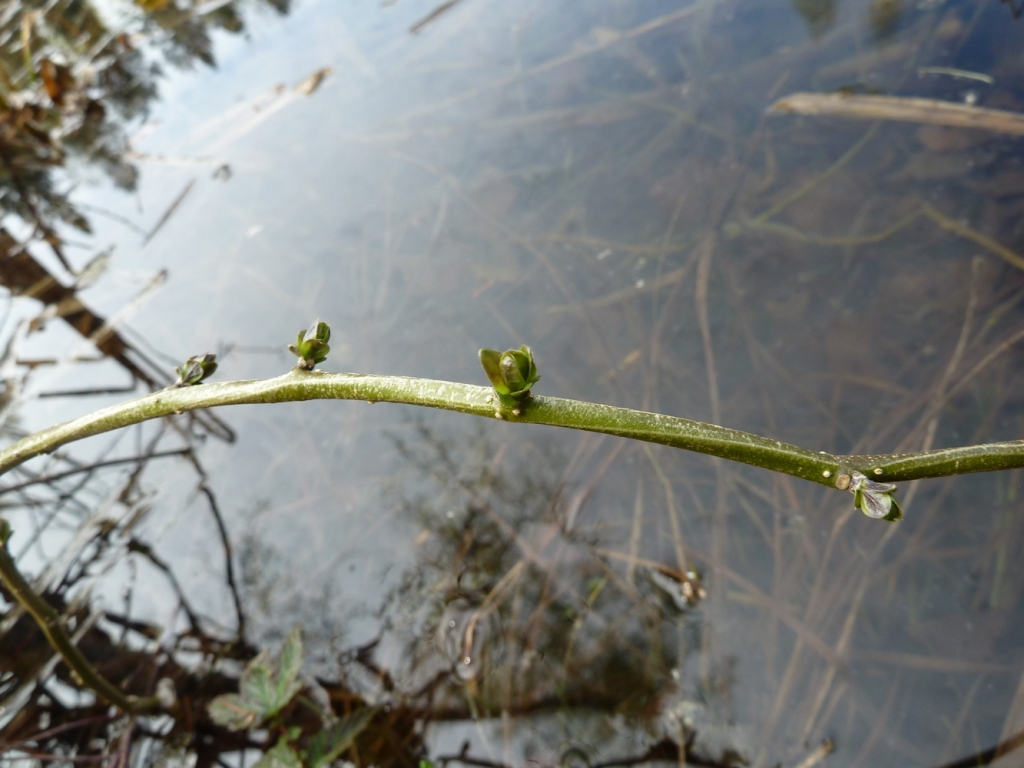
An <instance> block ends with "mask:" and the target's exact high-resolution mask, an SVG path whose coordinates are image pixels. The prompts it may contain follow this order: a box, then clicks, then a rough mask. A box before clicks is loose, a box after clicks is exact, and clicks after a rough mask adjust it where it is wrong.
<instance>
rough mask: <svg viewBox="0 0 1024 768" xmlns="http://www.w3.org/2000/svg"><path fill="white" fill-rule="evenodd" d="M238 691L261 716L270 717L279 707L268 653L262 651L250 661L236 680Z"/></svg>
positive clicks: (247, 703)
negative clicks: (240, 676) (239, 678)
mask: <svg viewBox="0 0 1024 768" xmlns="http://www.w3.org/2000/svg"><path fill="white" fill-rule="evenodd" d="M238 692H239V693H240V694H241V696H242V700H243V701H244V702H245V703H246V705H247V706H250V707H253V708H255V709H257V710H258V711H259V712H260V714H261V715H262V716H263V717H265V718H266V717H270V716H271V715H273V714H276V713H277V711H278V710H279V709H280V707H279V706H277V685H276V684H275V682H274V671H273V669H272V667H271V666H270V654H269V653H268V652H267V651H262V652H261V653H260V654H259V655H258V656H257V657H256V658H255V659H253V660H252V661H250V662H249V663H248V664H247V665H246V667H245V671H243V672H242V678H241V680H239V681H238Z"/></svg>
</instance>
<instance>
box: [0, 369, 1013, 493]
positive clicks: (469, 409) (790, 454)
mask: <svg viewBox="0 0 1024 768" xmlns="http://www.w3.org/2000/svg"><path fill="white" fill-rule="evenodd" d="M332 399H333V400H366V401H369V402H378V401H380V402H390V403H406V404H410V405H421V406H427V407H430V408H441V409H444V410H449V411H458V412H460V413H467V414H471V415H474V416H484V417H488V418H503V419H505V420H507V421H513V422H524V423H527V424H547V425H550V426H556V427H567V428H569V429H580V430H587V431H590V432H600V433H603V434H607V435H616V436H619V437H629V438H633V439H635V440H644V441H647V442H650V443H660V444H662V445H670V446H672V447H675V448H683V449H686V450H690V451H697V452H699V453H706V454H709V455H711V456H719V457H721V458H724V459H729V460H731V461H739V462H743V463H745V464H752V465H754V466H758V467H763V468H765V469H771V470H774V471H776V472H783V473H786V474H789V475H794V476H796V477H799V478H802V479H804V480H810V481H811V482H815V483H818V484H820V485H825V486H829V487H832V486H834V485H835V481H836V478H837V477H838V476H839V475H840V474H841V473H842V472H848V471H850V470H855V469H856V470H860V471H861V472H863V473H864V474H865V475H867V476H868V477H870V478H872V479H874V480H879V481H887V482H893V481H899V480H914V479H918V478H926V477H945V476H948V475H959V474H966V473H969V472H989V471H993V470H999V469H1012V468H1017V467H1024V441H1014V442H1008V443H994V444H989V445H979V446H971V447H966V448H948V449H942V450H936V451H923V452H919V453H903V454H886V455H875V456H833V455H831V454H828V453H824V452H821V453H815V452H813V451H809V450H807V449H805V448H800V447H798V446H795V445H789V444H787V443H783V442H780V441H778V440H769V439H768V438H765V437H760V436H758V435H753V434H750V433H748V432H740V431H738V430H734V429H727V428H725V427H719V426H715V425H714V424H704V423H701V422H698V421H690V420H689V419H680V418H677V417H674V416H664V415H661V414H656V413H646V412H644V411H634V410H631V409H629V408H617V407H615V406H610V405H600V404H598V403H587V402H582V401H578V400H565V399H562V398H558V397H539V396H535V397H533V398H532V399H531V400H529V401H527V403H526V404H524V406H523V407H522V414H521V415H515V414H514V413H513V411H511V410H509V409H508V408H503V407H501V406H500V405H499V404H498V403H497V399H496V398H495V396H494V391H493V390H492V389H490V388H489V387H479V386H474V385H471V384H458V383H455V382H448V381H434V380H431V379H413V378H406V377H401V376H377V375H370V374H354V373H323V372H321V371H312V372H309V371H299V370H293V371H291V372H289V373H287V374H285V375H284V376H279V377H277V378H274V379H266V380H258V381H233V382H224V383H219V384H203V385H201V386H193V387H182V388H178V389H165V390H161V391H160V392H154V393H153V394H150V395H146V396H144V397H140V398H138V399H136V400H131V401H129V402H127V403H123V404H121V405H115V406H111V407H110V408H105V409H103V410H101V411H97V412H95V413H93V414H90V415H88V416H83V417H81V418H79V419H75V420H73V421H69V422H66V423H64V424H59V425H57V426H54V427H50V428H49V429H44V430H42V431H41V432H36V433H35V434H33V435H29V436H28V437H25V438H22V439H21V440H19V441H18V442H16V443H14V444H13V445H10V446H9V447H7V448H6V449H4V450H3V451H0V474H3V473H4V472H7V471H8V470H10V469H12V468H13V467H16V466H18V465H19V464H21V463H22V462H24V461H27V460H28V459H30V458H32V457H33V456H38V455H40V454H43V453H49V452H51V451H54V450H55V449H57V448H59V447H60V446H62V445H65V444H67V443H70V442H73V441H75V440H80V439H82V438H84V437H90V436H92V435H98V434H101V433H104V432H109V431H111V430H114V429H119V428H121V427H125V426H128V425H130V424H138V423H139V422H142V421H147V420H149V419H156V418H160V417H162V416H170V415H173V414H178V413H182V412H184V411H191V410H195V409H199V408H211V407H214V406H222V405H242V404H249V403H283V402H295V401H300V400H332Z"/></svg>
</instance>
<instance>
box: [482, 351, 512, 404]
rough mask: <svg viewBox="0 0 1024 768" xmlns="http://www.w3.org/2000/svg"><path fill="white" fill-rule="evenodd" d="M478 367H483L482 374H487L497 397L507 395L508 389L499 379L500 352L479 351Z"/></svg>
mask: <svg viewBox="0 0 1024 768" xmlns="http://www.w3.org/2000/svg"><path fill="white" fill-rule="evenodd" d="M480 365H482V366H483V367H484V373H486V374H487V378H488V379H489V380H490V382H491V386H493V387H494V391H495V392H497V393H498V394H499V395H507V394H508V393H509V391H508V387H506V386H505V382H504V381H503V380H502V378H501V352H499V351H498V350H496V349H481V350H480Z"/></svg>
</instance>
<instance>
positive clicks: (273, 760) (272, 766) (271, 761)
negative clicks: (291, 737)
mask: <svg viewBox="0 0 1024 768" xmlns="http://www.w3.org/2000/svg"><path fill="white" fill-rule="evenodd" d="M252 768H302V761H301V760H300V759H299V756H298V754H297V753H296V752H295V750H294V749H292V748H291V747H289V746H288V741H287V740H286V739H285V738H283V737H282V738H281V739H279V740H278V742H277V744H275V745H274V746H272V747H271V748H270V749H268V750H267V751H266V752H264V753H263V757H261V758H260V759H259V760H257V761H256V762H255V764H253V766H252Z"/></svg>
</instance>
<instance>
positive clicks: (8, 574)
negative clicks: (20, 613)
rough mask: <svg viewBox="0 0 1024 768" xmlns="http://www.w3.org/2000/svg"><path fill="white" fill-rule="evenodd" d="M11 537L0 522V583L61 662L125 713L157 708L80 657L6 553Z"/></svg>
mask: <svg viewBox="0 0 1024 768" xmlns="http://www.w3.org/2000/svg"><path fill="white" fill-rule="evenodd" d="M10 535H11V527H10V524H9V523H8V522H7V521H6V520H3V519H0V580H2V581H3V583H4V585H5V586H6V587H7V589H8V590H10V592H11V594H12V595H13V596H14V599H15V600H17V601H18V603H20V604H21V607H22V608H24V609H25V610H26V611H28V613H29V615H31V616H32V618H33V619H35V622H36V624H38V625H39V629H41V630H42V632H43V634H44V635H46V639H47V640H48V641H49V642H50V645H51V647H52V648H53V650H55V651H56V652H57V653H58V654H60V657H61V658H62V659H63V660H64V663H65V664H67V665H68V667H69V668H71V670H73V671H74V672H75V674H77V675H78V677H79V678H81V680H82V682H83V683H84V684H85V685H86V686H88V687H89V688H90V689H92V690H93V691H94V692H95V693H96V694H97V695H99V696H100V697H102V698H104V699H106V700H107V701H108V702H110V703H111V704H113V705H114V706H115V707H118V708H119V709H121V710H123V711H125V712H151V711H154V710H157V709H159V704H158V702H157V698H156V697H155V696H147V697H145V698H140V697H138V696H129V695H127V694H125V693H123V692H122V691H120V690H118V689H117V688H116V687H114V686H113V685H112V684H111V683H110V681H108V680H107V679H106V678H105V677H103V675H101V674H100V673H99V672H97V671H96V668H95V667H93V665H92V664H90V663H89V660H88V659H86V658H85V656H83V655H82V652H81V651H80V650H78V646H77V645H75V642H74V640H72V639H71V636H70V635H69V634H68V630H67V628H66V627H65V626H64V622H63V621H62V620H61V617H60V614H59V613H57V611H56V610H55V609H54V608H53V606H52V605H50V604H49V603H48V602H46V601H45V600H43V598H42V597H40V596H39V595H38V594H37V593H36V591H35V590H34V589H32V587H31V585H30V584H29V583H28V581H27V580H26V579H25V577H24V576H22V575H21V571H19V570H18V566H17V565H15V563H14V559H13V558H12V557H11V554H10V552H8V551H7V540H8V539H9V538H10Z"/></svg>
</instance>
